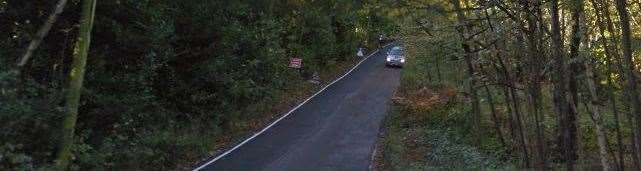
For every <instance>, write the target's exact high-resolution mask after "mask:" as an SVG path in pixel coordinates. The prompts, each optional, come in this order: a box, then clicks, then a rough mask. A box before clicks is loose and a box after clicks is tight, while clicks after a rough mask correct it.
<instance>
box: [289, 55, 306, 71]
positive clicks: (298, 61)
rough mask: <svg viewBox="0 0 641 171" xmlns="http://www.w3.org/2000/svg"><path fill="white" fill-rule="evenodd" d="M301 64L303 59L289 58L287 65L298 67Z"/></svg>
mask: <svg viewBox="0 0 641 171" xmlns="http://www.w3.org/2000/svg"><path fill="white" fill-rule="evenodd" d="M302 66H303V59H300V58H291V59H289V67H290V68H297V69H300V68H301V67H302Z"/></svg>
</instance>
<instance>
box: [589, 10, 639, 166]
mask: <svg viewBox="0 0 641 171" xmlns="http://www.w3.org/2000/svg"><path fill="white" fill-rule="evenodd" d="M592 6H593V8H594V10H595V11H596V21H597V24H596V25H597V27H598V28H599V35H600V36H601V38H600V41H601V44H603V47H604V49H605V56H606V60H607V61H609V62H608V63H607V79H608V89H607V91H608V96H609V100H610V106H611V108H612V113H613V115H614V129H615V133H616V141H617V152H618V153H617V161H618V162H617V170H624V169H625V158H624V152H625V151H624V150H623V138H622V135H621V126H620V119H619V111H618V109H617V104H616V97H615V94H614V89H615V85H614V80H613V79H612V77H611V76H610V74H612V73H614V70H613V69H612V67H613V66H612V63H613V62H614V63H619V60H618V57H614V55H615V54H614V53H613V52H612V51H613V49H612V46H610V45H609V43H608V40H607V39H606V36H605V31H606V27H605V26H604V22H603V19H602V18H601V16H602V15H604V10H608V9H603V8H601V7H599V4H598V3H597V2H596V0H592ZM616 55H617V56H618V53H617V54H616ZM633 155H634V154H633Z"/></svg>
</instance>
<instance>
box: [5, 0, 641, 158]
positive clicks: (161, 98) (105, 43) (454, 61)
mask: <svg viewBox="0 0 641 171" xmlns="http://www.w3.org/2000/svg"><path fill="white" fill-rule="evenodd" d="M379 34H386V35H391V34H394V35H395V36H396V37H399V39H400V40H401V41H402V42H403V43H404V44H405V46H407V49H408V55H409V56H410V60H409V61H410V63H413V64H410V65H409V66H408V67H407V68H406V71H404V73H403V77H404V78H403V79H404V85H403V86H404V87H405V88H402V89H411V87H415V88H421V87H423V86H440V87H452V88H455V89H456V91H457V92H458V93H457V94H458V96H459V97H460V98H461V102H460V104H459V105H453V106H452V107H454V109H456V110H449V112H450V113H447V112H446V113H445V114H444V115H443V116H444V117H441V118H439V119H441V120H436V121H432V122H431V123H434V124H437V123H445V124H446V126H447V127H448V130H455V131H454V132H452V133H454V134H458V136H459V137H462V138H461V140H462V141H464V142H466V143H468V144H470V145H471V146H473V147H475V148H478V149H480V151H481V153H491V154H494V155H497V156H500V157H498V158H499V160H503V161H505V162H508V163H514V165H515V166H516V168H541V169H547V168H566V169H568V170H572V169H577V168H579V169H580V168H601V169H603V170H624V169H625V170H641V97H640V95H639V94H640V93H641V89H640V88H639V85H638V83H639V81H640V79H641V75H640V74H639V72H640V71H641V70H640V69H639V68H640V66H639V65H641V61H639V60H640V58H641V1H639V0H563V1H559V0H549V1H542V0H521V1H514V0H507V1H500V0H479V1H475V0H354V1H352V0H322V1H313V0H269V1H258V0H255V1H254V0H239V1H231V0H230V1H213V0H189V1H187V0H185V1H170V0H156V1H151V0H111V1H100V0H56V1H53V0H52V1H44V0H0V134H1V136H0V170H25V169H26V170H31V169H51V168H56V167H57V169H60V170H67V169H72V170H122V169H125V170H139V169H142V170H176V169H185V168H190V167H192V166H193V164H194V163H195V162H197V161H198V160H200V159H203V158H206V157H208V156H210V155H212V154H214V153H215V150H218V149H220V148H221V146H225V144H226V143H224V142H228V143H227V144H229V141H231V142H233V141H235V140H236V139H234V138H238V137H242V136H244V135H246V133H248V132H251V130H252V128H253V127H260V125H253V124H255V123H254V122H249V121H248V120H252V119H255V118H263V119H264V118H266V116H264V115H265V113H275V111H277V110H274V109H273V108H275V107H276V106H279V105H278V104H280V103H288V102H289V101H295V99H294V100H292V99H290V98H288V97H290V96H292V95H291V94H288V93H289V92H292V91H301V93H299V94H303V95H301V96H304V94H305V93H304V92H303V91H304V90H305V89H307V90H310V91H311V90H314V89H315V88H316V87H314V85H308V84H309V83H307V82H306V81H305V79H306V78H307V77H309V76H310V75H315V74H316V73H319V74H321V75H331V73H336V72H340V69H338V68H340V66H348V65H350V63H351V62H353V61H354V58H355V57H354V54H355V49H356V48H357V47H359V46H364V47H369V48H370V49H372V48H374V47H375V46H377V44H376V43H375V41H374V40H375V39H376V37H377V36H378V35H379ZM293 56H297V57H301V58H303V60H304V69H303V71H302V72H300V73H299V72H296V71H292V70H291V69H289V68H287V61H288V59H289V58H290V57H293ZM85 71H86V72H85ZM408 80H409V81H408ZM408 87H410V88H408ZM285 107H286V105H285ZM452 111H456V112H454V113H452ZM414 112H417V111H414ZM267 120H269V117H267ZM441 121H442V122H441ZM426 123H428V122H426ZM447 124H449V125H447Z"/></svg>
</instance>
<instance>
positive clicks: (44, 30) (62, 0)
mask: <svg viewBox="0 0 641 171" xmlns="http://www.w3.org/2000/svg"><path fill="white" fill-rule="evenodd" d="M66 4H67V0H59V1H58V4H56V6H55V7H54V9H53V12H52V13H51V14H50V15H49V18H47V21H45V23H44V24H43V25H42V27H40V29H39V30H38V33H36V36H35V37H34V38H33V39H32V40H31V43H29V47H27V50H26V51H25V53H24V55H23V56H22V58H21V59H20V61H19V62H18V67H23V66H24V65H25V64H27V61H29V58H31V55H33V52H35V51H36V49H37V48H38V46H40V42H42V39H44V38H45V37H47V34H48V33H49V30H51V27H52V26H53V24H54V23H56V21H57V20H58V16H59V15H60V14H61V13H62V11H63V10H64V9H65V6H66Z"/></svg>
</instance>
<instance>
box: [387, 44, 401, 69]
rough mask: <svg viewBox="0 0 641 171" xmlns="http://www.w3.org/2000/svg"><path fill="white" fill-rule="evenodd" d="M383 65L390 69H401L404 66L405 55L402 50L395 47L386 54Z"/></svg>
mask: <svg viewBox="0 0 641 171" xmlns="http://www.w3.org/2000/svg"><path fill="white" fill-rule="evenodd" d="M385 65H386V66H390V67H394V66H395V67H403V65H405V53H404V50H403V48H401V47H400V46H395V47H393V48H392V49H390V50H389V51H388V52H387V56H386V57H385Z"/></svg>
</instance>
